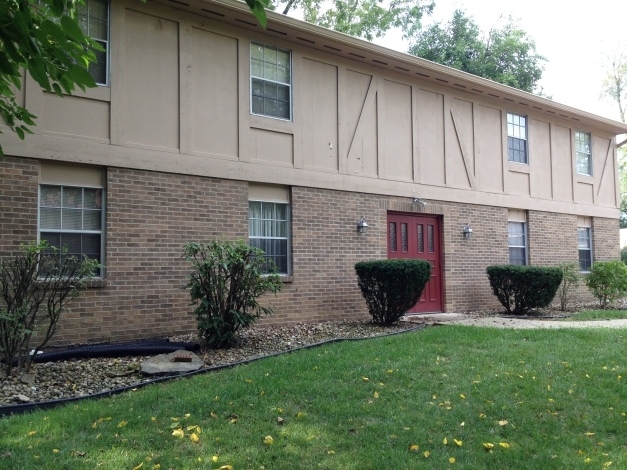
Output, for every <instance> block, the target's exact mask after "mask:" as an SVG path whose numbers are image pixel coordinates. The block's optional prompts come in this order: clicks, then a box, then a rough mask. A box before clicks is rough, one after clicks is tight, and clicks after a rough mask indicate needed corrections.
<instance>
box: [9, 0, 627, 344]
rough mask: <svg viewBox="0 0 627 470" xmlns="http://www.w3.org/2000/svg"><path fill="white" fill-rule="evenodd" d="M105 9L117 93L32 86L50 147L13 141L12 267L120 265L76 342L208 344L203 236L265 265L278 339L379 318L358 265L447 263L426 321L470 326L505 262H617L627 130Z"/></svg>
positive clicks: (161, 3)
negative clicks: (442, 315) (38, 245)
mask: <svg viewBox="0 0 627 470" xmlns="http://www.w3.org/2000/svg"><path fill="white" fill-rule="evenodd" d="M86 3H87V7H86V8H85V9H83V10H82V11H81V18H80V20H81V25H82V27H83V28H84V30H85V31H86V32H87V33H88V34H90V35H91V36H92V37H94V38H96V39H98V40H99V41H100V42H101V44H103V45H104V46H105V48H106V49H107V52H106V53H103V54H100V56H99V62H98V64H97V65H95V66H93V67H92V73H93V74H94V77H95V78H96V79H97V81H98V83H99V84H100V86H99V87H98V88H95V89H90V90H87V92H85V93H77V94H76V95H75V96H65V97H63V98H60V97H58V96H56V95H54V94H49V93H45V92H43V91H42V90H41V89H40V88H39V87H38V86H37V85H36V83H35V82H34V81H33V80H32V79H31V78H30V77H28V76H26V77H25V86H24V87H23V88H22V90H21V91H20V92H19V93H20V94H19V96H18V98H19V102H20V103H21V104H24V105H25V106H26V107H27V108H28V109H29V110H30V111H31V112H33V113H34V114H35V115H37V116H38V121H37V123H38V125H37V127H36V128H35V131H36V133H35V135H32V136H28V137H27V138H26V140H25V141H20V140H19V139H18V138H17V137H16V136H15V135H13V134H12V133H11V132H10V131H9V132H5V133H4V134H2V145H3V148H4V151H5V153H6V154H7V155H9V156H8V157H7V158H6V159H4V160H2V161H0V175H1V176H0V220H1V221H0V256H9V255H11V254H14V253H16V252H17V251H18V250H19V244H20V243H22V242H28V241H32V240H37V239H45V240H47V241H48V242H49V243H51V244H54V245H59V244H64V245H67V246H68V248H69V251H70V252H71V253H74V254H86V255H88V256H91V257H95V258H97V259H99V260H100V261H101V262H102V263H103V264H104V265H105V266H106V268H105V269H104V270H103V271H102V272H101V273H100V279H98V280H97V281H95V282H93V283H92V286H91V287H90V288H89V289H88V290H87V292H86V293H85V294H84V295H82V296H81V297H80V298H79V299H77V300H76V301H75V302H74V304H73V305H72V307H71V308H70V309H69V310H68V311H67V312H66V313H65V317H64V320H63V325H62V328H61V332H60V333H59V336H58V340H60V341H65V342H80V341H98V340H108V339H113V340H123V339H130V338H133V337H141V336H144V337H146V336H157V335H162V334H169V333H173V332H183V331H192V330H193V329H194V328H195V321H194V318H193V317H192V315H191V307H189V306H188V294H187V293H186V292H185V291H183V290H182V289H181V286H182V285H183V284H184V283H185V280H186V277H187V274H188V272H189V266H188V265H186V263H185V262H184V260H182V259H181V252H182V245H183V243H184V242H186V241H190V240H208V239H211V238H215V237H224V238H226V239H237V238H240V239H247V240H249V242H250V243H251V244H253V245H256V246H259V247H261V248H263V249H264V250H265V251H266V253H267V255H268V256H269V257H271V258H272V259H273V260H274V261H275V262H276V264H277V266H278V267H279V269H280V271H281V273H282V275H283V277H284V281H285V282H284V289H283V292H281V293H280V294H279V295H278V297H277V298H272V297H271V298H268V299H267V301H268V302H270V303H272V304H273V306H274V307H275V309H276V314H275V315H274V316H273V317H271V318H270V319H269V320H268V321H269V322H275V323H293V322H301V321H316V320H325V319H334V320H336V319H344V318H354V317H358V316H363V315H365V314H366V308H365V303H364V302H363V299H362V298H361V295H360V292H359V290H358V288H357V283H356V277H355V274H354V270H353V266H354V263H355V262H357V261H360V260H366V259H378V258H387V257H418V258H425V259H429V260H430V261H431V262H432V264H433V266H434V273H433V277H432V280H431V281H430V283H429V284H428V287H427V289H426V292H425V294H424V296H423V299H422V301H421V302H420V303H419V304H418V305H417V306H416V308H415V309H414V310H416V311H467V310H475V309H485V308H491V307H495V306H496V305H497V304H496V300H495V298H494V297H493V295H492V294H491V291H490V287H489V284H488V279H487V277H486V274H485V268H486V266H489V265H492V264H506V263H514V264H531V265H554V264H556V263H558V262H561V261H577V260H579V263H580V266H581V269H582V270H584V271H585V270H586V269H588V268H589V266H590V263H592V262H594V261H595V260H607V259H614V258H617V257H618V244H619V243H618V239H619V235H618V215H619V211H618V185H617V164H616V144H615V136H616V135H618V134H622V133H626V132H627V126H626V125H624V124H621V123H618V122H614V121H611V120H608V119H604V118H601V117H598V116H594V115H591V114H589V113H586V112H583V111H579V110H576V109H573V108H570V107H568V106H564V105H560V104H559V103H555V102H553V101H549V100H546V99H543V98H539V97H537V96H534V95H531V94H528V93H524V92H521V91H518V90H515V89H512V88H509V87H506V86H503V85H500V84H497V83H494V82H491V81H489V80H485V79H481V78H478V77H475V76H472V75H468V74H465V73H463V72H459V71H457V70H453V69H450V68H448V67H444V66H440V65H438V64H434V63H431V62H428V61H425V60H422V59H419V58H416V57H413V56H409V55H406V54H402V53H399V52H394V51H391V50H388V49H385V48H383V47H379V46H376V45H373V44H370V43H368V42H366V41H362V40H359V39H355V38H351V37H348V36H346V35H343V34H340V33H337V32H334V31H329V30H326V29H324V28H320V27H317V26H313V25H310V24H307V23H304V22H301V21H298V20H295V19H292V18H288V17H285V16H281V15H278V14H274V13H269V21H268V27H267V29H266V30H263V29H262V28H261V27H260V26H259V25H258V24H257V22H256V21H255V20H254V18H253V17H252V16H251V14H250V13H249V11H248V10H247V6H246V5H245V4H244V3H240V2H235V1H232V0H220V1H210V0H207V1H205V0H158V1H150V2H148V3H147V4H145V3H142V2H141V1H139V0H111V1H110V2H108V1H107V0H86ZM573 79H574V80H576V77H574V78H573ZM362 219H363V221H365V222H366V224H367V225H368V229H369V230H368V231H367V232H365V233H360V231H359V230H358V222H359V221H360V220H362ZM468 229H471V230H472V234H471V236H470V237H468V236H467V235H468V231H469V230H468Z"/></svg>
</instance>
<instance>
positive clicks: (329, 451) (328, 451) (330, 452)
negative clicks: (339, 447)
mask: <svg viewBox="0 0 627 470" xmlns="http://www.w3.org/2000/svg"><path fill="white" fill-rule="evenodd" d="M327 454H328V455H334V454H335V451H334V450H327Z"/></svg>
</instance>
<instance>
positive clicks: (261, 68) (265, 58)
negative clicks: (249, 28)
mask: <svg viewBox="0 0 627 470" xmlns="http://www.w3.org/2000/svg"><path fill="white" fill-rule="evenodd" d="M250 90H251V97H250V109H251V112H252V113H253V114H260V115H262V116H270V117H274V118H279V119H286V120H288V121H289V120H291V119H292V53H291V52H290V51H286V50H284V49H279V48H278V47H274V46H268V45H266V44H261V43H259V42H255V41H252V42H251V43H250Z"/></svg>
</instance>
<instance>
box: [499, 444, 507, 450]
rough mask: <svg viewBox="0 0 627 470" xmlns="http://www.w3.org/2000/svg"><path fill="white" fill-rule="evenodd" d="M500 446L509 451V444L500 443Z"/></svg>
mask: <svg viewBox="0 0 627 470" xmlns="http://www.w3.org/2000/svg"><path fill="white" fill-rule="evenodd" d="M499 445H500V446H501V447H502V448H503V449H509V444H508V443H507V442H499Z"/></svg>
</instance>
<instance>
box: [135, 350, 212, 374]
mask: <svg viewBox="0 0 627 470" xmlns="http://www.w3.org/2000/svg"><path fill="white" fill-rule="evenodd" d="M175 356H191V361H189V362H187V361H185V362H180V361H175V360H174V357H175ZM204 365H205V364H204V362H203V361H202V359H200V357H198V356H197V355H196V354H194V353H192V352H189V351H185V350H181V351H174V352H173V353H169V354H159V355H158V356H155V357H151V358H150V359H147V360H146V361H144V362H142V363H141V372H142V373H143V374H145V375H168V374H181V373H184V372H192V371H195V370H198V369H200V368H202V367H203V366H204Z"/></svg>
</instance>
